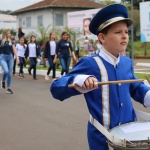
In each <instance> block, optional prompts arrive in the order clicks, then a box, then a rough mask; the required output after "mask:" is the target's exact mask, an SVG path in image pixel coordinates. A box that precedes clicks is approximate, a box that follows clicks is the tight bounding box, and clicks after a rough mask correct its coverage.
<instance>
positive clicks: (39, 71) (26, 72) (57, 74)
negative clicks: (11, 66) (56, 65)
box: [16, 67, 61, 77]
mask: <svg viewBox="0 0 150 150" xmlns="http://www.w3.org/2000/svg"><path fill="white" fill-rule="evenodd" d="M23 71H24V73H25V74H28V69H26V68H24V69H23ZM18 72H19V67H16V73H18ZM31 73H32V71H31ZM36 74H37V75H42V76H45V75H46V74H47V70H38V69H37V70H36ZM50 76H51V73H50ZM56 77H61V74H60V72H59V71H56Z"/></svg>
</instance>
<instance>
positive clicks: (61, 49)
mask: <svg viewBox="0 0 150 150" xmlns="http://www.w3.org/2000/svg"><path fill="white" fill-rule="evenodd" d="M70 51H71V53H72V57H73V59H74V61H76V56H75V54H74V50H73V48H72V44H71V42H70V41H69V40H68V33H67V32H66V31H64V32H62V34H61V40H60V41H59V42H58V43H57V46H56V52H57V55H59V59H60V64H61V67H62V70H61V76H63V75H64V73H66V74H67V73H68V72H69V66H70V61H71V56H70Z"/></svg>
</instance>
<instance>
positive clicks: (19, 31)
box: [18, 27, 25, 39]
mask: <svg viewBox="0 0 150 150" xmlns="http://www.w3.org/2000/svg"><path fill="white" fill-rule="evenodd" d="M24 35H25V33H24V32H23V31H22V27H19V28H18V39H20V38H21V37H24Z"/></svg>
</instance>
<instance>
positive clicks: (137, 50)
mask: <svg viewBox="0 0 150 150" xmlns="http://www.w3.org/2000/svg"><path fill="white" fill-rule="evenodd" d="M145 49H146V50H145ZM128 50H129V47H128ZM145 54H146V55H149V56H150V42H145V43H143V42H140V41H134V56H145Z"/></svg>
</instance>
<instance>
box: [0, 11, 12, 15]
mask: <svg viewBox="0 0 150 150" xmlns="http://www.w3.org/2000/svg"><path fill="white" fill-rule="evenodd" d="M11 12H12V11H11V10H6V11H4V10H0V14H10V13H11Z"/></svg>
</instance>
